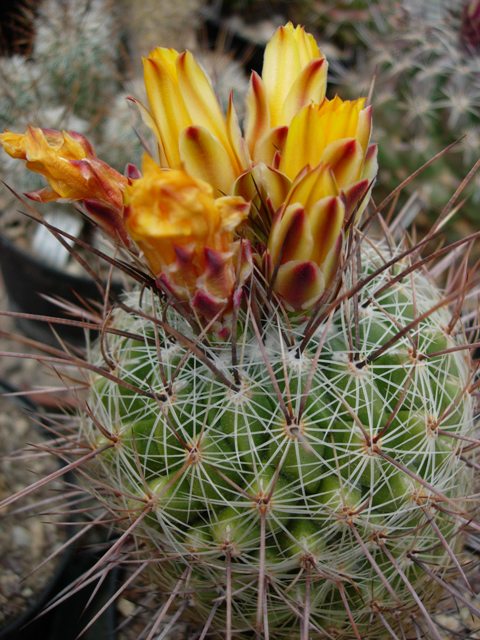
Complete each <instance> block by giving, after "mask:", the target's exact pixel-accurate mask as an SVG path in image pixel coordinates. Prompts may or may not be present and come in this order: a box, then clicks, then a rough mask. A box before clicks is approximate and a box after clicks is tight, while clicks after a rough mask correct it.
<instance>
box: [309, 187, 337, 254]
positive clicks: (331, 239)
mask: <svg viewBox="0 0 480 640" xmlns="http://www.w3.org/2000/svg"><path fill="white" fill-rule="evenodd" d="M344 220H345V205H344V204H343V202H342V200H341V199H340V198H339V197H337V198H324V199H323V200H319V201H318V202H316V203H315V204H314V205H313V206H312V207H311V209H310V210H309V223H310V227H311V233H312V236H313V238H315V242H314V247H313V251H312V254H311V258H312V260H313V261H314V262H315V263H316V264H318V265H323V263H324V261H325V259H326V257H327V255H328V254H329V253H330V251H331V250H332V247H333V246H335V244H336V243H337V241H338V238H339V237H340V236H341V233H342V227H343V223H344Z"/></svg>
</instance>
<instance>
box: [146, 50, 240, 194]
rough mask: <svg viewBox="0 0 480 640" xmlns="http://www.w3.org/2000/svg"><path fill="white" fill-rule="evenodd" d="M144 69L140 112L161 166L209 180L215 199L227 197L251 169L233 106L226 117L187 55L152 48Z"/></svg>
mask: <svg viewBox="0 0 480 640" xmlns="http://www.w3.org/2000/svg"><path fill="white" fill-rule="evenodd" d="M143 68H144V78H145V87H146V90H147V97H148V103H149V110H147V111H146V110H145V109H144V110H143V112H144V115H145V116H146V119H147V122H148V123H149V124H150V125H151V126H152V128H153V130H154V131H155V133H156V136H157V139H158V143H159V155H160V164H161V165H162V166H163V167H169V168H172V169H180V168H182V169H184V170H185V171H186V172H187V173H189V174H190V175H192V176H194V177H197V178H200V179H202V180H204V181H206V182H208V183H209V184H211V185H212V186H213V187H214V189H215V190H216V192H217V195H218V194H228V193H230V192H231V189H232V186H233V183H234V181H235V178H236V177H237V176H238V175H240V173H242V171H244V170H245V169H246V168H247V167H248V166H249V161H248V156H247V154H246V149H245V145H244V142H243V140H242V136H241V132H240V127H239V125H238V121H237V117H236V114H235V109H234V107H233V103H232V102H231V101H230V105H229V108H228V112H227V115H226V118H225V117H224V115H223V114H222V111H221V108H220V105H219V103H218V100H217V98H216V97H215V93H214V91H213V89H212V85H211V83H210V80H209V79H208V78H207V76H206V75H205V73H204V71H203V70H202V68H201V67H200V65H199V64H198V63H197V62H196V60H195V58H194V57H193V56H192V54H191V53H190V52H189V51H184V52H183V53H179V52H178V51H175V50H174V49H164V48H157V49H154V50H153V51H152V52H151V53H150V55H149V56H147V57H146V58H144V61H143Z"/></svg>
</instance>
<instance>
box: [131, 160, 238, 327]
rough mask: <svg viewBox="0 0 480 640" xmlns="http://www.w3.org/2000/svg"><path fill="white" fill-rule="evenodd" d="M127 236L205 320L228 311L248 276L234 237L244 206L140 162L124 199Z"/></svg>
mask: <svg viewBox="0 0 480 640" xmlns="http://www.w3.org/2000/svg"><path fill="white" fill-rule="evenodd" d="M126 203H127V206H126V216H125V217H126V226H127V230H128V233H129V234H130V236H131V237H132V239H133V240H135V242H136V244H137V245H138V247H139V248H140V249H141V250H142V251H143V254H144V255H145V258H146V260H147V262H148V264H149V266H150V268H151V270H152V271H153V273H154V274H155V275H156V276H157V277H158V278H159V280H160V282H161V284H163V285H164V286H165V287H166V288H167V289H169V290H170V291H172V292H173V293H174V294H175V296H176V297H177V298H179V299H180V300H183V301H189V302H191V304H192V306H193V307H194V308H197V309H199V310H200V311H201V313H202V314H203V315H206V316H207V317H213V316H214V315H215V314H216V313H218V311H219V310H221V309H223V308H225V307H226V306H228V304H229V303H230V302H231V297H232V295H233V293H234V289H235V286H236V285H237V286H239V285H240V284H242V282H239V280H243V279H244V278H245V276H246V273H248V265H247V269H245V264H244V259H243V258H244V257H243V256H241V255H239V249H240V245H239V243H238V242H234V232H235V229H236V228H237V227H238V225H239V224H240V223H241V222H242V221H243V220H244V219H245V218H246V217H247V215H248V209H249V205H248V203H247V202H245V200H243V198H241V197H238V196H225V197H221V198H214V195H213V189H212V187H211V186H210V185H209V184H207V183H206V182H203V181H201V180H198V179H196V178H192V177H191V176H189V175H188V174H187V173H185V172H184V171H182V170H179V169H162V168H160V167H159V166H158V165H157V164H156V163H155V162H154V161H153V160H152V159H151V158H149V157H148V156H146V158H145V161H144V166H143V176H142V177H141V178H139V179H138V180H135V181H133V182H132V184H131V186H129V187H128V188H127V193H126Z"/></svg>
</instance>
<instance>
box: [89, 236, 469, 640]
mask: <svg viewBox="0 0 480 640" xmlns="http://www.w3.org/2000/svg"><path fill="white" fill-rule="evenodd" d="M398 253H399V251H398V250H396V251H394V252H393V254H392V251H391V250H389V249H388V247H387V246H386V245H384V246H380V247H379V250H378V249H377V250H375V251H374V250H373V249H372V248H370V247H369V246H368V245H367V246H362V248H361V262H362V265H361V270H360V272H357V273H355V274H354V273H353V269H346V270H345V273H344V286H345V287H346V289H347V290H348V289H350V288H351V287H352V286H353V285H354V284H355V278H359V279H360V280H363V279H366V278H368V276H369V275H371V274H374V273H375V272H376V271H377V270H380V269H381V268H382V267H384V266H385V264H386V262H387V261H388V260H390V259H392V257H394V256H395V254H397V258H398ZM407 267H408V263H407V262H405V261H403V260H401V259H398V261H396V266H395V270H396V271H397V273H400V272H401V271H402V270H403V269H407ZM379 291H380V293H379ZM259 297H260V296H259ZM260 299H261V302H262V305H265V306H264V309H263V313H262V316H261V318H260V319H259V324H258V325H257V324H256V323H257V320H256V319H255V318H254V315H253V311H252V312H251V313H250V314H249V313H247V312H245V313H244V314H242V315H240V316H239V318H238V320H237V322H238V328H237V335H236V336H235V339H233V338H232V340H229V341H227V342H225V341H211V340H209V341H201V340H199V339H198V338H196V337H195V335H194V334H193V333H192V331H191V327H190V326H189V324H188V322H187V321H186V320H185V318H184V317H183V316H182V315H181V314H179V313H178V312H177V311H175V310H174V309H170V310H165V308H164V307H163V305H162V304H161V303H160V302H159V301H158V299H152V300H151V301H147V300H145V301H144V302H143V303H142V302H141V301H140V300H139V292H134V293H132V294H130V295H129V296H128V298H127V299H125V300H124V304H125V308H124V309H119V310H118V311H117V312H116V314H115V316H114V318H113V327H114V329H115V331H118V335H116V336H112V337H111V339H109V343H108V358H109V360H111V362H112V363H114V365H115V369H114V371H115V373H116V375H117V376H118V377H119V378H120V379H121V381H122V382H118V381H116V380H106V379H105V378H104V377H102V376H93V378H92V384H91V387H90V394H89V406H90V409H91V412H92V414H93V415H94V416H95V418H94V419H92V418H88V417H84V419H83V420H82V423H81V429H82V433H83V435H84V437H85V438H86V439H87V441H88V442H89V443H90V446H91V447H92V449H94V450H100V449H102V448H103V447H105V446H108V445H111V444H112V443H115V444H114V446H113V447H109V448H108V449H107V451H105V453H103V454H102V455H101V456H100V457H99V458H97V465H98V468H99V473H100V477H101V478H104V479H105V480H106V481H107V482H108V483H109V484H111V486H112V487H116V488H117V489H118V491H119V493H120V497H119V498H118V499H117V500H116V501H115V506H113V504H112V496H111V495H109V496H108V504H109V508H110V509H112V508H113V509H115V510H116V511H117V513H128V514H129V520H128V522H129V523H130V522H134V521H135V520H136V519H137V518H139V516H140V514H142V513H144V512H145V509H146V506H148V507H149V512H148V515H147V517H146V518H145V520H144V521H143V522H142V524H141V525H139V526H138V528H137V531H136V535H137V537H138V539H139V540H142V542H143V543H144V544H145V546H146V547H147V548H148V549H149V552H148V553H153V554H154V557H155V558H156V559H157V560H158V567H159V568H158V569H155V581H156V583H157V584H158V586H159V587H162V588H163V589H164V590H165V591H166V592H167V593H169V592H173V591H176V592H177V593H178V598H179V601H180V602H184V603H186V602H188V603H189V609H188V610H187V612H186V613H188V614H189V615H190V616H191V617H192V619H196V620H198V618H199V617H202V618H203V619H204V620H207V619H208V617H209V614H210V613H211V611H212V609H213V608H215V607H216V602H217V601H216V598H219V599H220V600H219V601H218V602H221V604H220V606H219V607H218V609H217V610H216V615H215V618H214V621H213V623H212V624H213V626H214V628H215V629H216V630H217V632H218V633H219V634H220V637H228V635H227V631H226V630H228V629H231V631H232V632H233V635H234V637H237V634H238V635H239V637H240V636H241V635H242V633H241V632H248V631H253V630H254V629H255V628H264V629H266V628H268V629H269V630H270V634H271V637H275V638H279V639H280V638H284V637H285V638H286V637H296V636H295V635H293V636H292V634H295V633H298V637H300V633H301V631H300V630H301V629H302V625H303V624H306V625H307V628H309V629H310V631H309V633H312V634H313V637H316V635H315V631H316V632H317V633H318V634H319V636H318V637H322V636H321V631H319V630H322V631H323V632H325V633H327V632H328V633H330V634H332V637H336V638H353V637H355V633H357V634H359V635H358V636H357V637H362V638H364V639H369V638H372V639H373V638H380V637H388V634H387V631H388V627H389V626H390V627H392V628H397V627H398V625H399V623H401V624H400V626H401V627H402V628H403V629H404V632H405V633H407V632H408V628H409V626H411V625H412V621H411V616H418V615H419V614H418V609H417V604H416V602H415V597H414V596H412V592H411V591H412V588H413V589H414V590H415V593H416V594H418V595H417V597H418V596H420V597H422V598H423V599H424V604H425V606H428V604H429V601H430V600H431V601H432V602H433V601H434V600H435V599H436V597H437V594H436V592H435V589H432V580H431V579H430V578H429V576H428V574H427V573H426V570H429V571H431V572H433V575H434V584H435V580H439V581H441V580H442V576H443V575H444V574H445V572H446V571H447V566H448V564H449V555H448V547H447V546H446V545H447V544H449V545H450V547H451V548H452V549H455V550H458V544H459V541H458V539H456V536H455V529H456V528H457V526H458V525H457V524H456V523H455V518H456V517H458V518H461V517H462V516H461V514H462V513H463V511H464V509H465V508H466V502H465V497H466V495H467V494H468V491H469V488H470V487H471V482H472V477H471V471H469V470H468V468H467V465H466V464H465V463H464V462H462V461H461V459H460V448H461V447H460V445H459V443H461V442H462V441H464V440H466V439H468V438H469V437H473V435H474V434H473V422H472V418H473V402H472V398H471V396H470V394H469V393H468V392H467V388H468V386H469V384H470V376H471V373H470V368H469V364H468V359H467V358H466V357H465V353H466V352H465V351H460V350H458V351H457V349H458V348H459V347H460V345H465V338H464V337H462V335H461V332H460V333H457V332H454V333H453V334H452V333H451V332H449V331H448V329H447V327H448V325H449V323H450V322H451V316H450V314H449V313H448V312H446V311H445V309H441V308H439V309H438V310H436V311H432V308H435V307H436V306H439V305H441V304H442V303H443V302H444V301H443V299H442V297H441V293H440V291H439V290H438V289H436V287H435V285H434V284H433V283H432V282H431V280H429V278H428V277H426V276H425V275H424V274H421V273H418V272H415V273H414V276H413V277H412V278H410V277H407V278H403V279H401V280H400V279H399V280H398V282H394V283H392V282H391V276H390V274H389V272H388V270H387V271H384V272H383V273H381V274H379V275H376V276H374V277H373V278H372V279H371V280H370V282H369V283H368V284H366V285H365V286H363V287H362V289H361V291H360V293H359V296H358V299H357V301H356V304H358V308H359V309H360V312H359V315H358V318H357V323H352V319H353V318H354V316H355V304H354V301H353V300H352V299H350V300H348V301H345V302H344V303H342V304H340V305H338V306H337V307H336V309H335V310H334V312H333V314H332V315H331V316H330V321H329V322H327V321H325V322H322V323H321V324H319V326H318V328H317V329H316V331H315V332H313V333H312V335H311V336H310V337H309V338H308V339H307V340H305V339H304V335H305V326H304V325H301V324H300V325H297V326H294V327H292V326H291V323H290V322H289V321H288V320H287V319H286V318H285V317H284V314H283V311H282V309H281V308H280V309H279V308H278V306H277V305H276V304H275V303H273V302H268V300H267V296H266V294H265V292H263V293H262V295H261V297H260ZM414 300H415V303H414ZM253 304H254V301H253V300H251V301H250V305H253ZM165 314H166V315H165ZM422 316H425V317H424V319H423V320H420V318H421V317H422ZM160 318H165V320H161V321H160V320H159V319H160ZM416 320H418V321H416ZM410 323H414V324H415V328H413V327H412V332H411V335H408V334H407V335H404V336H403V337H400V338H396V336H398V333H399V327H404V326H408V325H409V324H410ZM177 332H178V334H180V335H181V338H180V339H178V338H177V339H174V338H173V336H174V335H176V334H177ZM126 335H131V336H134V337H132V338H126V337H124V336H126ZM395 338H396V339H395ZM392 339H394V340H393V341H392ZM191 342H193V343H194V344H195V348H196V349H201V357H200V356H197V355H195V353H192V347H191V346H190V344H191ZM390 342H392V346H391V347H389V348H388V345H389V343H390ZM414 345H415V346H414ZM449 349H453V351H452V352H449V351H448V350H449ZM445 351H446V352H445ZM235 352H236V353H237V354H238V356H237V358H235V359H232V353H235ZM88 360H89V362H91V363H93V364H94V365H95V366H96V367H99V368H104V367H105V365H106V362H105V357H104V355H103V354H102V352H101V351H100V348H99V345H98V344H97V345H94V346H93V347H92V350H91V352H90V354H89V357H88ZM124 383H126V384H128V385H129V386H128V387H127V386H124ZM133 389H136V391H133ZM99 423H100V424H101V425H103V427H104V429H105V430H108V432H104V430H103V429H102V431H101V432H99V430H98V424H99ZM442 501H445V504H448V505H449V507H451V509H452V510H453V513H454V514H455V515H452V514H447V513H445V511H444V510H443V509H442V508H439V505H440V503H441V502H442ZM445 540H448V543H446V542H445ZM232 593H233V594H234V595H232ZM228 594H230V595H228ZM229 597H230V598H231V601H230V602H229V601H228V598H229ZM307 612H308V613H307ZM379 612H381V615H380V614H379ZM399 612H401V620H400V618H399ZM304 615H306V616H307V618H306V620H307V622H305V618H303V616H304ZM302 620H303V622H302ZM418 623H419V625H420V627H422V626H425V628H427V629H428V628H429V626H428V625H430V624H431V623H430V622H429V619H428V617H426V618H425V619H424V620H420V619H419V620H418ZM355 630H356V632H355ZM222 632H224V633H225V634H226V635H225V636H223V635H222ZM431 634H432V635H430V636H428V637H432V638H433V637H437V636H435V635H434V631H431ZM242 637H243V636H242ZM301 637H305V638H306V637H310V636H307V635H302V636H301Z"/></svg>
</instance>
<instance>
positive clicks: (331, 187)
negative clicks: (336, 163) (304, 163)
mask: <svg viewBox="0 0 480 640" xmlns="http://www.w3.org/2000/svg"><path fill="white" fill-rule="evenodd" d="M336 195H338V188H337V184H336V181H335V177H334V175H333V172H332V170H331V168H330V167H329V166H328V165H326V164H319V165H318V166H317V167H315V168H314V169H310V170H309V171H305V172H304V173H302V174H301V175H300V176H299V177H298V178H297V180H296V181H295V182H294V183H293V186H292V189H291V191H290V193H289V194H288V196H287V199H286V203H287V204H290V203H292V204H293V203H295V202H298V203H301V204H303V206H304V207H305V208H307V209H308V208H309V207H311V206H312V205H313V204H315V202H317V201H318V200H321V199H322V198H326V197H327V196H336Z"/></svg>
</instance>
